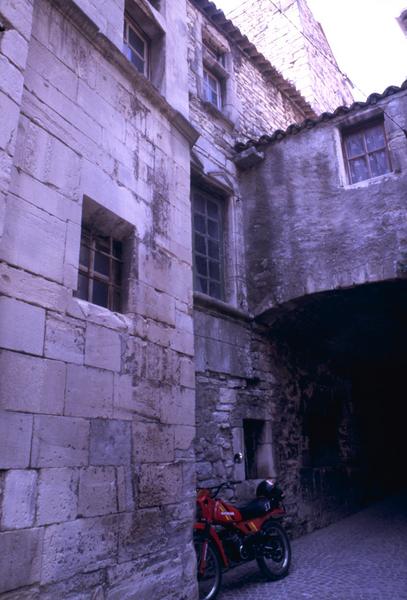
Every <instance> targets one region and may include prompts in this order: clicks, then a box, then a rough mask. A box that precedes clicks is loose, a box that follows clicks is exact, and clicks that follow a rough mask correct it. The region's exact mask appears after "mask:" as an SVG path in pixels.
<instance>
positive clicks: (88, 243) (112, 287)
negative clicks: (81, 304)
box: [74, 225, 124, 312]
mask: <svg viewBox="0 0 407 600" xmlns="http://www.w3.org/2000/svg"><path fill="white" fill-rule="evenodd" d="M102 238H103V240H104V241H106V240H108V245H109V251H106V250H101V249H98V248H97V242H98V240H99V241H100V240H101V239H102ZM115 244H118V245H120V257H119V256H117V254H115V250H114V246H115ZM83 246H85V247H86V248H87V251H88V265H86V264H84V263H83V262H81V252H80V254H79V265H78V289H77V291H76V292H75V294H74V295H75V296H76V297H77V298H79V299H81V300H85V301H86V302H90V303H91V304H96V305H97V306H102V307H104V308H107V309H108V310H111V311H112V312H121V311H122V308H123V282H124V277H123V275H124V247H123V242H122V240H118V239H116V238H114V237H113V236H110V235H103V234H102V233H100V232H99V231H96V230H94V229H92V228H91V227H88V226H86V225H82V228H81V241H80V249H81V251H82V247H83ZM96 254H101V255H102V256H104V257H106V258H107V259H108V264H109V275H104V274H103V273H101V272H100V271H97V270H96V269H95V256H96ZM113 264H116V265H119V267H120V268H119V275H120V283H116V281H115V277H116V275H117V271H116V270H115V269H114V268H113ZM81 275H82V276H83V277H86V279H87V280H88V282H87V294H86V296H87V297H86V298H84V297H83V296H82V295H80V287H79V278H80V276H81ZM95 281H96V282H100V283H103V284H104V285H107V304H102V303H100V302H95V301H94V297H93V289H94V282H95ZM116 298H117V300H116Z"/></svg>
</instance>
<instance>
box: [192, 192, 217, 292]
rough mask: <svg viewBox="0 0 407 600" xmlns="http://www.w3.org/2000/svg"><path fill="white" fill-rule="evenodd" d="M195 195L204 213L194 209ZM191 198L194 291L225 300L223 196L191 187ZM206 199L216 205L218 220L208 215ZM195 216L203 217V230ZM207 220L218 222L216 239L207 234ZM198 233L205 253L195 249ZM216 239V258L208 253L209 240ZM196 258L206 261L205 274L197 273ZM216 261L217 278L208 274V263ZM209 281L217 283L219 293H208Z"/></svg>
mask: <svg viewBox="0 0 407 600" xmlns="http://www.w3.org/2000/svg"><path fill="white" fill-rule="evenodd" d="M197 196H199V197H200V198H201V199H203V200H204V201H205V214H204V213H203V212H202V211H199V210H197V209H196V203H197ZM191 200H192V210H191V213H192V252H193V275H194V291H196V292H199V293H202V294H205V295H206V296H208V297H210V298H215V299H217V300H221V301H225V294H226V288H225V222H226V215H225V212H226V206H225V198H223V197H222V196H220V195H219V194H217V193H216V192H214V191H213V190H210V191H208V190H206V189H202V188H200V187H196V186H195V187H193V188H192V190H191ZM208 201H210V202H212V203H214V204H216V205H217V207H218V217H219V218H218V220H217V221H216V220H215V219H214V218H213V217H211V216H210V215H208ZM195 216H200V217H204V218H205V232H202V231H199V230H197V229H196V226H195ZM208 221H215V222H217V224H218V231H219V237H218V240H216V239H215V238H214V237H213V236H211V235H210V234H209V227H208ZM197 235H199V236H201V237H202V238H204V240H205V250H206V252H205V254H204V253H203V252H202V251H200V250H197V247H196V236H197ZM211 241H216V242H217V243H218V248H219V258H218V259H216V258H214V257H213V256H212V257H211V256H210V255H209V242H211ZM197 258H203V259H204V260H205V261H206V271H207V274H206V275H204V274H200V273H198V268H197ZM211 262H213V263H216V264H218V266H219V279H216V278H215V277H211V276H210V263H211ZM198 277H199V278H200V279H204V280H205V281H206V291H202V287H201V285H200V283H198ZM211 282H212V283H213V284H218V285H219V289H220V293H219V295H216V294H213V293H210V292H211Z"/></svg>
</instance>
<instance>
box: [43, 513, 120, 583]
mask: <svg viewBox="0 0 407 600" xmlns="http://www.w3.org/2000/svg"><path fill="white" fill-rule="evenodd" d="M117 539H118V523H117V517H97V518H92V519H77V520H76V521H70V522H68V523H61V524H60V525H50V526H49V527H47V528H46V531H45V536H44V553H43V561H42V570H41V583H42V584H48V583H50V582H53V581H61V580H63V579H67V578H69V577H72V576H73V575H75V574H76V573H87V572H91V571H95V570H96V569H103V568H104V567H106V566H109V565H112V564H114V563H115V562H116V556H117Z"/></svg>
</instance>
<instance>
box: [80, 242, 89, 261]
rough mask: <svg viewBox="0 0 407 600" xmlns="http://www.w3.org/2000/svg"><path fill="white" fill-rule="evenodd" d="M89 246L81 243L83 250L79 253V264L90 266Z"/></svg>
mask: <svg viewBox="0 0 407 600" xmlns="http://www.w3.org/2000/svg"><path fill="white" fill-rule="evenodd" d="M89 252H90V251H89V248H87V247H86V246H84V245H83V244H81V251H80V255H79V264H81V265H83V266H84V267H89Z"/></svg>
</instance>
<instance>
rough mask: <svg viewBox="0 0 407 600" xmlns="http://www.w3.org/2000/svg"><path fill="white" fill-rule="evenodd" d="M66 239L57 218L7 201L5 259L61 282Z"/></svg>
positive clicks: (2, 245)
mask: <svg viewBox="0 0 407 600" xmlns="http://www.w3.org/2000/svg"><path fill="white" fill-rule="evenodd" d="M18 145H19V142H17V148H18ZM16 152H17V150H16ZM15 176H16V177H18V175H15ZM65 236H66V224H65V223H64V222H63V221H61V220H60V219H57V218H56V217H53V216H52V215H50V214H48V213H47V212H45V211H44V210H41V209H39V208H37V207H36V206H33V205H32V204H30V203H28V202H25V201H24V200H21V199H19V198H13V201H12V202H10V201H8V204H7V213H6V220H5V225H4V234H3V239H2V242H1V246H0V248H1V253H2V256H3V259H4V260H7V261H8V262H9V263H11V264H13V265H16V266H18V267H22V268H23V269H26V270H27V271H30V272H31V273H38V274H40V275H43V276H44V277H47V278H48V279H51V280H53V281H57V282H59V283H62V280H63V267H64V256H65Z"/></svg>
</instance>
